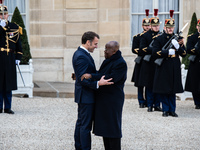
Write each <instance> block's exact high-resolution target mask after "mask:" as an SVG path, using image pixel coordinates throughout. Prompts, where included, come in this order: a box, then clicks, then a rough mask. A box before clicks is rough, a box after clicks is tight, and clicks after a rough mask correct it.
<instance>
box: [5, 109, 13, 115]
mask: <svg viewBox="0 0 200 150" xmlns="http://www.w3.org/2000/svg"><path fill="white" fill-rule="evenodd" d="M4 113H7V114H14V111H12V110H11V109H4Z"/></svg>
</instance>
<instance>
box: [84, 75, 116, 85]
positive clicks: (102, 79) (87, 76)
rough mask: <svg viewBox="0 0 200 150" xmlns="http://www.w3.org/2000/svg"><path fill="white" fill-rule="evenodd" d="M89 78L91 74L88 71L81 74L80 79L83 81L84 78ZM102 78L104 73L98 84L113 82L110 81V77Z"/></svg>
mask: <svg viewBox="0 0 200 150" xmlns="http://www.w3.org/2000/svg"><path fill="white" fill-rule="evenodd" d="M90 78H92V75H91V74H89V73H85V74H83V75H82V76H81V81H83V80H84V79H90ZM104 78H105V75H104V76H102V77H101V79H100V80H99V82H98V85H99V86H102V85H111V84H114V82H110V81H111V80H112V78H110V79H104Z"/></svg>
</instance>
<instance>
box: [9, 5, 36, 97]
mask: <svg viewBox="0 0 200 150" xmlns="http://www.w3.org/2000/svg"><path fill="white" fill-rule="evenodd" d="M11 22H13V23H16V24H17V25H19V26H20V27H21V28H22V33H23V34H22V35H21V36H20V37H21V43H22V50H23V56H22V59H21V62H20V65H19V68H20V71H21V73H22V77H23V79H22V78H21V75H20V72H19V69H18V67H17V86H18V90H16V91H13V94H25V95H26V96H28V97H32V96H33V72H34V70H33V65H32V59H31V53H30V46H29V42H28V36H27V32H26V29H25V25H24V22H23V19H22V16H21V14H20V11H19V9H18V8H17V7H16V8H15V11H14V13H13V16H12V20H11ZM23 80H24V81H23Z"/></svg>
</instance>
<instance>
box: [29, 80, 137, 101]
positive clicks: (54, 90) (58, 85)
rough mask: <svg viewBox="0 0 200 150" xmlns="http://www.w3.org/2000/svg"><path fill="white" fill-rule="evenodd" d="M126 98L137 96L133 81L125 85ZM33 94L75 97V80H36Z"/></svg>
mask: <svg viewBox="0 0 200 150" xmlns="http://www.w3.org/2000/svg"><path fill="white" fill-rule="evenodd" d="M124 91H125V98H126V99H130V98H136V97H137V88H136V87H134V85H133V83H127V84H126V85H125V87H124ZM33 96H41V97H54V98H73V97H74V82H73V83H68V82H43V81H34V89H33Z"/></svg>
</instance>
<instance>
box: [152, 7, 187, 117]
mask: <svg viewBox="0 0 200 150" xmlns="http://www.w3.org/2000/svg"><path fill="white" fill-rule="evenodd" d="M170 16H171V18H170V19H165V27H164V30H165V32H164V33H163V34H162V35H160V36H158V37H157V38H155V41H154V44H153V54H154V55H155V56H156V57H157V58H164V59H163V62H162V64H161V65H157V66H156V71H155V77H154V84H153V92H154V93H158V94H159V97H160V99H161V102H162V109H163V116H164V117H167V116H168V115H170V116H173V117H178V115H177V114H176V113H175V110H176V95H175V94H176V93H182V92H183V87H182V82H181V67H180V65H181V62H180V58H179V56H185V55H186V50H185V47H184V45H183V41H182V40H181V41H180V42H179V43H178V41H177V40H175V39H171V37H172V36H173V35H174V26H175V22H174V19H172V16H173V11H172V10H170ZM169 40H171V41H170V42H169V44H170V45H171V46H170V47H169V49H163V46H164V45H165V44H166V43H167V42H168V41H169Z"/></svg>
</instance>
